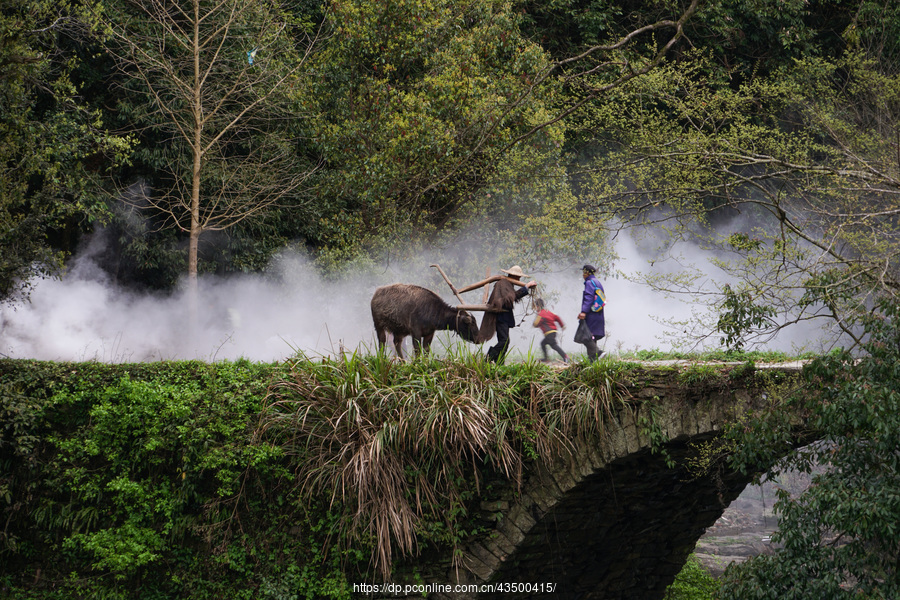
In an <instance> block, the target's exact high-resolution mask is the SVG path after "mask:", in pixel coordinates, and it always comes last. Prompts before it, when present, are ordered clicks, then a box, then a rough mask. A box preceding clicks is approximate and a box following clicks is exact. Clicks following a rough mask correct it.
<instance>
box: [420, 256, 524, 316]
mask: <svg viewBox="0 0 900 600" xmlns="http://www.w3.org/2000/svg"><path fill="white" fill-rule="evenodd" d="M430 266H432V267H434V268H435V269H437V270H438V272H439V273H440V274H441V277H443V278H444V281H446V282H447V285H449V286H450V291H451V292H453V295H454V296H456V299H457V300H459V306H457V307H456V308H458V309H460V310H474V311H485V312H501V311H500V310H498V309H496V308H491V307H490V306H488V303H487V301H488V295H489V293H490V289H489V288H487V287H485V286H487V285H490V284H492V283H494V282H495V281H500V280H501V279H505V280H506V281H508V282H510V283H511V284H513V285H518V286H524V285H525V282H524V281H519V280H518V279H513V278H512V277H506V276H505V275H488V277H487V279H483V280H482V281H479V282H478V283H473V284H472V285H467V286H466V287H464V288H461V289H456V286H454V285H453V283H452V282H451V281H450V278H449V277H447V274H446V273H444V270H443V269H442V268H441V265H430ZM481 287H483V288H484V295H483V296H482V299H481V304H466V303H465V301H463V299H462V297H461V296H460V294H465V293H466V292H471V291H472V290H477V289H478V288H481Z"/></svg>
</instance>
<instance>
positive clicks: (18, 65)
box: [0, 0, 128, 301]
mask: <svg viewBox="0 0 900 600" xmlns="http://www.w3.org/2000/svg"><path fill="white" fill-rule="evenodd" d="M82 13H83V9H82V8H81V7H80V5H79V3H78V2H44V1H40V0H26V1H24V2H23V1H18V0H16V1H11V0H3V1H2V2H0V301H3V300H11V299H14V298H16V297H17V296H18V295H19V294H21V293H26V294H27V290H28V288H29V286H30V282H31V281H32V278H33V277H34V276H42V275H43V276H47V275H54V274H58V273H59V272H60V270H61V268H62V266H63V260H64V258H65V256H66V252H65V250H66V249H67V244H54V238H59V237H60V235H59V233H61V232H65V231H66V230H67V229H75V230H78V229H80V228H81V227H82V225H81V224H80V222H82V221H83V220H91V219H98V218H101V217H102V216H103V214H104V210H103V207H104V204H103V202H102V199H101V196H100V195H99V194H98V189H99V188H98V185H99V181H98V175H99V173H98V172H97V165H98V164H104V163H105V162H106V161H107V160H112V161H115V160H120V159H121V158H122V154H123V153H124V152H125V151H127V148H128V142H127V140H126V139H124V138H117V137H114V136H111V135H109V134H108V133H107V132H106V131H105V128H104V125H103V123H102V121H101V120H100V118H99V116H98V113H97V112H95V111H92V110H90V109H89V108H88V107H87V106H86V105H85V103H84V101H83V99H81V98H80V97H79V90H78V89H77V87H76V86H75V85H74V84H73V83H72V80H71V78H70V73H71V71H72V69H73V68H74V67H75V66H76V65H77V56H75V55H74V54H73V53H72V52H71V51H67V50H66V48H71V44H68V45H67V44H66V43H64V40H66V39H68V38H69V36H77V35H78V32H77V30H76V28H75V26H74V23H75V21H76V20H77V19H78V18H79V17H80V16H82Z"/></svg>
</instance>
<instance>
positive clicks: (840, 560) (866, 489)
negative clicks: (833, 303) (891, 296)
mask: <svg viewBox="0 0 900 600" xmlns="http://www.w3.org/2000/svg"><path fill="white" fill-rule="evenodd" d="M878 308H879V311H878V312H877V313H875V314H873V315H872V317H871V318H869V319H868V320H867V322H866V334H867V339H866V343H865V350H866V352H867V354H866V355H865V356H863V357H861V358H858V357H856V356H854V355H852V354H851V353H849V352H838V353H834V354H832V355H829V356H826V357H823V358H821V359H819V360H818V361H817V362H816V363H814V364H813V365H811V366H810V367H808V368H807V369H806V370H805V375H806V378H807V380H808V383H809V385H808V387H807V388H806V389H805V390H804V391H803V394H802V396H801V397H799V398H796V399H793V400H792V401H791V402H792V403H796V404H797V405H798V406H797V407H795V408H799V409H800V410H801V411H803V413H804V414H807V415H808V417H807V418H806V420H805V427H806V428H807V429H808V430H809V431H810V432H814V433H815V434H817V435H818V436H821V438H822V441H821V442H817V443H814V444H811V445H809V446H806V447H805V448H804V449H802V450H801V451H800V452H798V453H795V454H791V455H789V456H788V457H787V458H786V459H784V460H782V461H780V462H778V466H777V471H776V472H780V471H787V470H791V469H796V470H798V471H801V472H806V473H809V472H810V470H811V468H812V467H813V466H814V465H822V466H824V467H825V469H824V470H823V471H821V472H818V473H816V474H815V475H814V476H813V478H812V484H811V485H810V486H809V488H808V489H807V490H806V491H805V492H803V493H802V494H801V495H799V496H796V497H792V496H791V495H790V494H789V493H788V492H787V491H780V492H779V494H778V500H777V502H776V503H775V506H774V509H775V511H776V513H778V515H779V524H778V531H777V532H776V533H775V534H773V536H772V539H773V542H775V543H777V544H778V545H779V549H778V550H776V551H775V553H774V554H772V555H761V556H758V557H756V558H753V559H751V560H750V561H748V562H747V563H745V564H743V565H739V566H735V567H730V568H729V569H728V570H727V571H726V573H725V579H724V585H723V588H722V598H723V599H725V600H729V599H732V598H734V599H735V600H737V599H741V600H745V599H747V598H758V599H767V598H771V599H776V598H777V599H778V600H785V599H787V600H790V599H798V600H799V599H807V598H822V599H825V600H829V599H832V598H884V599H887V598H896V597H898V595H900V570H898V563H897V556H898V555H900V535H898V533H900V532H898V528H900V454H898V452H897V448H900V391H898V390H900V327H898V318H900V304H898V303H897V301H896V300H892V301H890V302H887V301H885V302H882V303H880V305H879V307H878ZM783 414H785V413H784V412H781V411H778V412H772V413H769V414H768V415H767V418H762V419H758V420H756V421H755V422H753V423H752V424H748V426H747V427H746V428H742V430H741V431H734V432H733V435H734V436H735V439H736V441H737V442H738V445H737V447H738V448H742V450H740V451H739V452H738V453H737V455H736V461H737V464H738V465H739V466H740V467H743V468H747V467H749V468H751V469H752V468H756V467H757V466H759V465H760V464H771V463H772V462H773V461H775V460H776V459H777V457H778V456H779V455H781V454H782V453H784V451H785V450H786V447H785V444H784V439H785V438H784V437H783V435H782V434H783V433H784V432H786V431H787V429H788V428H790V424H787V423H785V422H784V420H783V418H782V417H780V415H783Z"/></svg>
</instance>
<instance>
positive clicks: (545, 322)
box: [534, 308, 566, 335]
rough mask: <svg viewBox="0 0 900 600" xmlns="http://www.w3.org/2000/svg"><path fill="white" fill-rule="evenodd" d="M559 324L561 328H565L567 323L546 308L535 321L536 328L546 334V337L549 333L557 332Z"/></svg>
mask: <svg viewBox="0 0 900 600" xmlns="http://www.w3.org/2000/svg"><path fill="white" fill-rule="evenodd" d="M557 323H559V326H560V327H565V326H566V325H565V323H563V322H562V319H560V318H559V317H558V316H557V315H555V314H553V313H552V312H550V311H549V310H547V309H546V308H545V309H544V310H542V311H541V312H539V313H538V316H537V319H535V320H534V326H535V327H540V328H541V331H543V332H544V335H547V334H548V333H551V332H554V331H556V324H557Z"/></svg>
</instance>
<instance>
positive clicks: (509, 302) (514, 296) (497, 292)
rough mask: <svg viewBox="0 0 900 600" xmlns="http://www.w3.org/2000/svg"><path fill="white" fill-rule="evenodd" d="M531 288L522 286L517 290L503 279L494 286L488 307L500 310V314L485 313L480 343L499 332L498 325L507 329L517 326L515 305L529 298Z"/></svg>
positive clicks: (480, 331)
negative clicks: (514, 311)
mask: <svg viewBox="0 0 900 600" xmlns="http://www.w3.org/2000/svg"><path fill="white" fill-rule="evenodd" d="M528 293H529V288H527V287H525V286H522V287H520V288H519V289H515V286H513V284H511V283H510V282H508V281H506V280H505V279H501V280H500V281H498V282H497V283H495V284H494V289H493V291H492V292H491V297H490V298H489V299H488V306H490V307H491V308H495V309H499V311H500V312H491V311H488V312H485V313H484V317H482V319H481V328H480V329H479V331H478V341H479V342H486V341H488V340H489V339H491V338H492V337H494V334H495V333H496V332H497V324H498V323H500V324H503V325H506V326H507V327H515V326H516V317H515V315H514V314H513V305H514V304H515V303H516V302H518V301H519V300H521V299H522V298H524V297H525V296H527V295H528Z"/></svg>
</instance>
